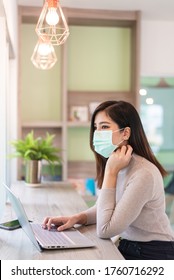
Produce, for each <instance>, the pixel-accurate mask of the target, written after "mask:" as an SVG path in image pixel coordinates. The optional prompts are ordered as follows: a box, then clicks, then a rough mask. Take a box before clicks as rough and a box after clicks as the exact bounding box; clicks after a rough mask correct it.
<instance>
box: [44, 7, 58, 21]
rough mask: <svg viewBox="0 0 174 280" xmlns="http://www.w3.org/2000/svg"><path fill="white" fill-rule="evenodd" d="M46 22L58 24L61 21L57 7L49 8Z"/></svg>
mask: <svg viewBox="0 0 174 280" xmlns="http://www.w3.org/2000/svg"><path fill="white" fill-rule="evenodd" d="M46 22H47V23H48V24H49V25H56V24H58V22H59V16H58V13H57V12H56V8H53V7H51V8H48V13H47V15H46Z"/></svg>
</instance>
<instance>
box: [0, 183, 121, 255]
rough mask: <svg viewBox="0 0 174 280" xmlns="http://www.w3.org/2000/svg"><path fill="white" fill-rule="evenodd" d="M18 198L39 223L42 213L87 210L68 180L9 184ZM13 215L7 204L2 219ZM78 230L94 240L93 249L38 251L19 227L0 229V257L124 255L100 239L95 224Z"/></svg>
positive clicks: (53, 213)
mask: <svg viewBox="0 0 174 280" xmlns="http://www.w3.org/2000/svg"><path fill="white" fill-rule="evenodd" d="M12 190H13V191H14V193H15V194H16V195H17V196H18V197H19V198H20V200H21V202H22V204H23V206H24V209H25V211H26V213H27V216H28V218H29V219H30V220H32V221H34V222H39V223H41V222H42V221H43V218H44V217H45V216H55V215H71V214H74V213H77V212H80V211H83V210H85V209H87V205H86V203H85V202H84V200H83V199H82V197H81V196H80V195H79V194H78V193H77V192H76V191H75V190H74V189H73V188H72V187H71V186H70V185H68V184H67V183H61V182H60V183H59V182H58V183H55V182H53V183H44V184H43V185H41V186H38V187H29V186H27V185H26V184H25V183H24V182H17V183H15V184H14V185H13V186H12ZM14 218H16V216H15V214H14V212H13V209H12V208H11V205H10V203H7V205H6V209H5V215H4V217H3V220H4V221H8V220H11V219H14ZM79 230H80V232H82V233H83V234H85V235H86V236H87V237H88V238H90V239H91V240H93V242H94V243H95V244H96V246H95V247H94V248H83V249H61V250H45V251H43V252H39V251H38V250H37V249H36V248H35V246H34V245H33V244H32V243H31V241H30V240H29V238H28V237H27V236H26V234H25V233H24V231H23V230H22V229H17V230H13V231H7V230H3V229H0V259H1V260H8V259H10V260H27V259H28V260H34V259H36V260H41V259H43V260H46V259H48V260H51V259H52V260H55V259H59V260H65V259H68V260H76V259H78V260H114V259H115V260H122V259H123V257H122V255H121V254H120V252H119V251H118V249H117V247H116V246H115V245H114V244H113V243H112V241H111V240H107V239H100V238H98V237H97V235H96V228H95V225H91V226H82V227H80V228H79Z"/></svg>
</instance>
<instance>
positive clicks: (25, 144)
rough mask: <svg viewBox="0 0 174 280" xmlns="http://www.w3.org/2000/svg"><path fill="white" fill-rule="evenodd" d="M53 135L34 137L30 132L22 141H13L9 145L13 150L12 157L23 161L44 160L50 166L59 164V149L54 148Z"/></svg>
mask: <svg viewBox="0 0 174 280" xmlns="http://www.w3.org/2000/svg"><path fill="white" fill-rule="evenodd" d="M54 137H55V135H54V134H49V133H48V132H47V133H46V137H45V138H43V137H37V138H35V137H34V132H33V131H31V132H30V133H28V134H27V135H26V137H25V138H24V139H19V140H14V141H12V142H11V145H12V146H13V147H14V148H15V150H16V151H15V153H14V154H13V155H12V156H13V157H20V158H23V159H25V160H42V159H43V160H46V161H47V162H49V163H50V164H54V163H61V157H60V155H59V154H60V149H58V148H56V147H54V145H53V139H54Z"/></svg>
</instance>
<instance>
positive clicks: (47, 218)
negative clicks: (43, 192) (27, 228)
mask: <svg viewBox="0 0 174 280" xmlns="http://www.w3.org/2000/svg"><path fill="white" fill-rule="evenodd" d="M49 219H50V217H46V218H45V219H44V220H43V223H42V227H43V228H46V227H47V223H48V220H49Z"/></svg>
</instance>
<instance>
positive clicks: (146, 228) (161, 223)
mask: <svg viewBox="0 0 174 280" xmlns="http://www.w3.org/2000/svg"><path fill="white" fill-rule="evenodd" d="M138 159H139V158H138ZM140 159H141V160H140ZM140 159H139V160H138V162H136V161H135V160H133V162H132V163H131V165H130V166H129V167H128V168H127V169H126V170H125V172H123V173H121V174H120V176H119V178H118V180H117V186H116V189H107V188H106V189H102V190H101V191H100V195H99V198H98V201H97V234H98V236H99V237H101V238H110V237H113V236H115V235H121V236H122V237H124V238H127V239H130V240H142V241H145V240H155V239H156V240H158V239H159V240H173V238H174V237H173V233H172V231H171V229H170V224H169V221H168V218H167V216H166V214H165V200H164V189H163V181H162V177H161V174H160V173H159V171H158V169H157V168H156V167H155V166H154V165H153V164H151V163H150V162H148V161H146V160H142V158H140ZM132 167H133V168H132Z"/></svg>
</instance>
